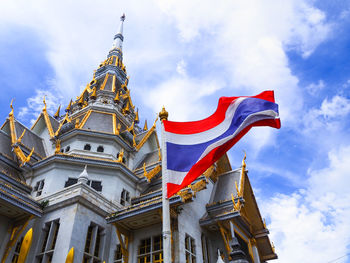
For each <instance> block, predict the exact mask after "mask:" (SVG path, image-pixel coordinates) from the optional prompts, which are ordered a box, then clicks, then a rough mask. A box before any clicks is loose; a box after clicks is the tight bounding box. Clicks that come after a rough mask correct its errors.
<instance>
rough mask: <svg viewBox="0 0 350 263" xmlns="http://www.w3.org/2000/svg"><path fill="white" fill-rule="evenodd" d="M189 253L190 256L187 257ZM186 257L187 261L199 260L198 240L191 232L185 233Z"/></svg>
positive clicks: (193, 262) (189, 262)
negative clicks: (197, 254)
mask: <svg viewBox="0 0 350 263" xmlns="http://www.w3.org/2000/svg"><path fill="white" fill-rule="evenodd" d="M187 255H188V256H189V258H187ZM185 259H186V263H195V262H197V256H196V240H195V239H194V238H193V237H191V236H190V235H189V234H185ZM188 259H189V260H188Z"/></svg>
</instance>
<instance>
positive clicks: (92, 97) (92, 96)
mask: <svg viewBox="0 0 350 263" xmlns="http://www.w3.org/2000/svg"><path fill="white" fill-rule="evenodd" d="M96 97H97V96H96V87H93V89H92V94H91V96H90V98H91V99H93V100H95V99H96Z"/></svg>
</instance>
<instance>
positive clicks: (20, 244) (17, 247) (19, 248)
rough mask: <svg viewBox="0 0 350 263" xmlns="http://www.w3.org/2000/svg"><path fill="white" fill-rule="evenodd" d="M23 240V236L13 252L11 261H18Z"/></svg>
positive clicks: (15, 262) (14, 262)
mask: <svg viewBox="0 0 350 263" xmlns="http://www.w3.org/2000/svg"><path fill="white" fill-rule="evenodd" d="M22 242H23V237H22V238H21V239H20V240H19V241H18V242H17V244H16V247H15V250H14V252H13V256H12V260H11V263H17V261H18V256H19V251H20V250H21V246H22Z"/></svg>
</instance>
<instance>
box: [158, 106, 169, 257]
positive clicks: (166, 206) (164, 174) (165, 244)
mask: <svg viewBox="0 0 350 263" xmlns="http://www.w3.org/2000/svg"><path fill="white" fill-rule="evenodd" d="M159 119H160V121H161V124H162V125H161V129H162V217H163V260H164V261H163V262H164V263H170V262H171V229H170V205H169V199H168V198H167V187H166V186H167V185H166V184H167V182H168V173H167V169H166V167H167V166H166V161H167V160H166V142H165V131H164V125H163V120H167V119H168V112H167V111H166V110H165V108H164V107H163V108H162V111H161V112H160V113H159Z"/></svg>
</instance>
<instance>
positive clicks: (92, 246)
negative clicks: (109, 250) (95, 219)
mask: <svg viewBox="0 0 350 263" xmlns="http://www.w3.org/2000/svg"><path fill="white" fill-rule="evenodd" d="M103 237H104V230H103V228H102V227H100V226H98V225H96V224H94V223H91V224H90V226H89V227H88V230H87V234H86V240H85V248H84V258H83V263H85V262H86V263H98V262H102V261H101V255H102V248H103Z"/></svg>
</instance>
